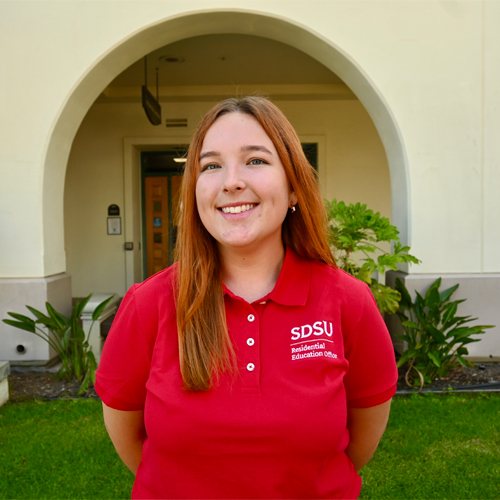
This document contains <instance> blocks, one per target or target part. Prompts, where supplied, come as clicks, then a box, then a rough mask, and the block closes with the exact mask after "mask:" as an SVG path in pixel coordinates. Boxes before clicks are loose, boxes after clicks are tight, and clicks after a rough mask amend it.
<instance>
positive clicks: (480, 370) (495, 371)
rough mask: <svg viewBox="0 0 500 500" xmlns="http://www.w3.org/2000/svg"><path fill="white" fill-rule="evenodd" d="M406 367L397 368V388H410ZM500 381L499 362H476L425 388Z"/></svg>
mask: <svg viewBox="0 0 500 500" xmlns="http://www.w3.org/2000/svg"><path fill="white" fill-rule="evenodd" d="M406 370H407V369H406V368H404V367H401V368H400V369H399V380H398V390H407V389H410V388H409V387H408V386H407V385H406V382H405V373H406ZM494 382H497V383H500V363H476V365H475V367H474V368H471V367H465V368H464V367H459V368H456V369H454V370H452V371H450V373H449V374H448V377H446V378H443V379H440V380H439V379H438V380H434V381H433V383H432V384H428V385H426V386H425V388H429V389H441V388H450V387H452V388H453V387H463V386H469V385H478V384H491V383H494Z"/></svg>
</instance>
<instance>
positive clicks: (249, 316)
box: [247, 314, 255, 323]
mask: <svg viewBox="0 0 500 500" xmlns="http://www.w3.org/2000/svg"><path fill="white" fill-rule="evenodd" d="M247 319H248V321H250V323H251V322H252V321H255V316H254V315H253V314H249V315H248V316H247Z"/></svg>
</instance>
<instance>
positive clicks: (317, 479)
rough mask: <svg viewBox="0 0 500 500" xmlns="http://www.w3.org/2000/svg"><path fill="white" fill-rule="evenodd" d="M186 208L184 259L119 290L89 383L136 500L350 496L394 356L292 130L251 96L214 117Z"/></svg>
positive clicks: (386, 392)
mask: <svg viewBox="0 0 500 500" xmlns="http://www.w3.org/2000/svg"><path fill="white" fill-rule="evenodd" d="M181 196H182V207H183V209H182V216H181V221H180V224H179V237H178V246H177V249H176V251H177V259H178V264H174V266H172V267H170V268H169V269H166V270H164V271H161V272H160V273H158V274H156V275H154V276H152V277H151V278H149V279H148V280H146V281H145V282H144V283H142V284H139V285H134V286H133V287H132V288H131V289H130V290H129V292H128V293H127V295H126V296H125V298H124V300H123V303H122V306H121V307H120V311H119V313H118V315H117V317H116V319H115V321H114V323H113V328H112V331H111V332H110V334H109V336H108V339H107V341H106V345H105V348H104V352H103V355H102V359H101V364H100V366H99V370H98V372H97V382H96V389H97V392H98V393H99V395H100V396H101V398H102V400H103V407H104V419H105V423H106V428H107V430H108V432H109V435H110V437H111V440H112V441H113V444H114V446H115V448H116V450H117V452H118V454H119V456H120V457H121V459H122V460H123V461H124V463H125V464H126V465H127V466H128V467H129V469H130V470H131V471H132V472H133V473H134V474H136V481H135V484H134V488H133V491H132V496H133V498H357V496H358V495H359V492H360V487H361V479H360V478H359V476H358V475H357V471H359V470H360V469H361V468H362V467H363V466H364V465H365V464H366V463H367V462H368V461H369V460H370V458H371V456H372V455H373V453H374V451H375V449H376V447H377V445H378V442H379V440H380V438H381V437H382V434H383V432H384V430H385V426H386V423H387V420H388V416H389V408H390V401H391V398H392V396H393V394H394V392H395V384H396V379H397V373H396V369H395V362H394V352H393V349H392V344H391V341H390V338H389V336H388V333H387V330H386V328H385V325H384V323H383V321H382V319H381V317H380V314H379V313H378V310H377V307H376V304H375V301H374V299H373V296H372V295H371V293H370V291H369V289H368V287H367V286H366V285H365V284H363V283H361V282H359V281H357V280H355V279H354V278H353V277H351V276H349V275H348V274H346V273H344V272H343V271H340V270H339V269H337V268H336V266H335V262H334V259H333V257H332V255H331V253H330V249H329V246H328V243H327V238H326V229H325V228H326V223H325V214H324V208H323V203H322V199H321V196H320V193H319V190H318V187H317V184H316V180H315V177H314V172H313V169H312V167H311V166H310V165H309V164H308V162H307V160H306V159H305V157H304V154H303V152H302V149H301V145H300V142H299V139H298V137H297V135H296V133H295V131H294V130H293V128H292V126H291V125H290V123H289V122H288V121H287V120H286V118H285V117H284V115H283V114H282V113H281V112H280V111H279V110H278V108H277V107H276V106H274V105H273V104H272V103H270V102H269V101H268V100H266V99H264V98H261V97H246V98H242V99H229V100H226V101H224V102H222V103H220V104H218V105H216V106H215V107H214V108H213V109H212V110H211V111H209V112H208V113H207V115H206V116H205V117H204V119H203V120H202V122H201V124H200V125H199V126H198V129H197V130H196V132H195V135H194V138H193V141H192V143H191V146H190V148H189V153H188V158H187V162H186V168H185V174H184V180H183V186H182V194H181Z"/></svg>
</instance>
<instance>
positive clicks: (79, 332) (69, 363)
mask: <svg viewBox="0 0 500 500" xmlns="http://www.w3.org/2000/svg"><path fill="white" fill-rule="evenodd" d="M91 297H92V294H91V295H89V296H88V297H86V298H85V299H83V300H82V301H81V302H77V303H76V304H75V306H74V307H73V311H72V313H71V316H70V317H69V318H68V317H67V316H64V314H61V313H58V312H57V311H56V310H55V309H54V308H53V307H52V306H51V305H50V304H49V303H48V302H46V304H45V305H46V308H47V313H48V315H46V314H43V313H42V312H40V311H38V310H37V309H35V308H33V307H30V306H26V307H27V308H28V309H29V310H30V311H31V313H32V314H33V315H34V316H35V318H36V320H33V319H31V318H29V317H28V316H24V315H22V314H17V313H13V312H9V313H7V314H9V316H11V317H12V318H14V320H15V321H14V320H11V319H4V320H3V322H4V323H7V324H8V325H10V326H14V327H16V328H19V329H21V330H26V331H27V332H30V333H33V334H34V335H36V336H37V337H40V338H42V339H43V340H45V342H47V343H48V344H49V345H50V346H51V347H52V348H53V349H54V351H55V352H56V353H57V355H58V356H59V358H60V359H61V361H62V367H61V369H60V370H59V372H58V374H57V375H58V377H59V379H63V378H65V379H66V380H68V381H72V380H73V378H76V379H77V380H78V382H81V385H80V389H79V391H78V394H81V393H82V392H84V391H85V390H87V388H88V387H89V385H93V384H94V382H95V372H96V370H97V363H96V359H95V356H94V353H93V352H92V347H91V346H90V345H89V337H90V332H91V331H92V327H93V326H94V322H95V321H96V320H97V319H98V318H99V316H100V315H101V313H102V312H103V311H104V309H105V307H106V306H107V304H108V302H109V301H110V300H111V299H112V298H113V296H111V297H109V298H108V299H106V300H105V301H103V302H101V303H100V304H99V305H98V306H97V307H96V309H95V310H94V312H93V314H92V324H91V326H90V330H89V333H88V335H87V337H85V332H84V331H83V328H82V327H81V325H80V317H81V315H82V312H83V309H84V308H85V306H86V305H87V302H88V301H89V300H90V298H91ZM40 325H43V326H44V327H46V329H44V328H41V327H40Z"/></svg>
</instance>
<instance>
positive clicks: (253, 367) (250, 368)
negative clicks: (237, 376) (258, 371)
mask: <svg viewBox="0 0 500 500" xmlns="http://www.w3.org/2000/svg"><path fill="white" fill-rule="evenodd" d="M247 370H248V371H249V372H253V371H254V370H255V365H254V364H253V363H248V365H247Z"/></svg>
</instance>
